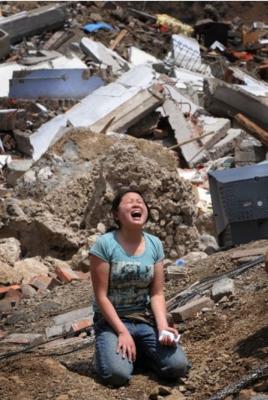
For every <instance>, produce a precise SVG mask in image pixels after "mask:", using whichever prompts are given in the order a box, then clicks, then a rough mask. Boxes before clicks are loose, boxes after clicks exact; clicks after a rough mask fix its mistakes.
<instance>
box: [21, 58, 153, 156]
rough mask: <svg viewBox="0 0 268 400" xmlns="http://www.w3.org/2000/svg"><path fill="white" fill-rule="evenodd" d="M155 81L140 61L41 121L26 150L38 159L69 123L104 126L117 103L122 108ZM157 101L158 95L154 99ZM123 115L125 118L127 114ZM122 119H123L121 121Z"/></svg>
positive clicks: (149, 95)
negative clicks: (48, 118)
mask: <svg viewBox="0 0 268 400" xmlns="http://www.w3.org/2000/svg"><path fill="white" fill-rule="evenodd" d="M155 81H156V79H155V74H154V72H153V70H152V68H151V67H150V66H144V65H140V66H136V67H134V68H132V69H131V70H130V71H128V72H126V73H125V74H124V75H122V76H121V77H120V78H119V79H118V80H117V81H116V82H113V83H111V84H109V85H107V86H103V87H101V88H99V89H97V90H95V91H94V92H93V93H92V94H90V95H89V96H87V97H85V98H84V99H82V100H81V102H80V103H78V104H76V105H75V106H74V107H72V108H71V109H70V110H68V111H67V112H66V113H65V114H61V115H58V116H57V117H55V118H53V119H52V120H50V121H48V122H46V123H45V124H43V125H42V126H41V127H40V128H39V129H38V130H37V131H36V132H35V133H33V134H32V135H31V136H29V138H28V146H27V148H26V145H25V143H24V148H25V149H26V151H27V153H26V154H29V153H30V154H29V155H30V156H32V158H33V159H34V160H38V159H39V158H40V157H41V156H42V154H44V153H45V152H46V150H47V149H48V147H49V146H50V145H52V144H53V143H55V142H56V141H57V140H58V139H60V138H61V137H62V136H63V135H64V134H65V133H66V132H68V131H69V129H71V128H72V127H88V128H90V129H92V127H94V126H95V127H96V126H97V124H99V125H98V126H99V127H100V126H101V127H102V128H103V124H105V121H106V119H105V117H107V116H108V115H110V116H111V115H114V114H113V113H116V110H118V109H119V108H120V107H121V109H120V110H122V108H123V106H124V104H126V103H127V102H128V101H129V102H130V103H131V100H132V99H133V98H135V96H136V95H139V94H140V93H141V92H142V91H143V90H147V89H148V88H150V87H151V86H152V85H153V83H154V82H155ZM148 93H149V92H148ZM148 93H147V95H148V97H149V99H152V98H153V99H154V101H155V96H154V95H153V94H151V93H149V94H148ZM159 101H160V100H159V99H158V100H157V102H159ZM141 104H142V102H141ZM157 104H160V103H157ZM92 105H94V107H92ZM134 106H135V104H134ZM156 106H157V105H156ZM151 107H152V106H151V104H150V102H149V108H148V109H149V110H151ZM139 112H140V114H141V115H142V113H143V112H144V109H141V110H139ZM124 117H126V118H127V114H125V115H124ZM129 118H131V119H133V116H132V115H131V114H130V116H129ZM125 121H126V119H125V120H124V123H125ZM25 140H27V138H25ZM28 152H29V153H28Z"/></svg>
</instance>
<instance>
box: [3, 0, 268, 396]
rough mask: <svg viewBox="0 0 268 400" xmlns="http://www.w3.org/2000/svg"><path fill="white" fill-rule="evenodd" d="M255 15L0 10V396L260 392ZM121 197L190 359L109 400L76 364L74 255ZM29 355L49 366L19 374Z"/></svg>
mask: <svg viewBox="0 0 268 400" xmlns="http://www.w3.org/2000/svg"><path fill="white" fill-rule="evenodd" d="M256 4H257V3H256ZM243 13H244V16H245V18H244V19H242V17H243ZM267 17H268V7H267V4H265V2H264V3H258V5H257V6H255V3H253V2H229V3H228V5H227V4H226V2H218V3H217V6H216V3H215V4H214V3H207V2H174V3H172V2H158V3H157V2H137V3H136V2H120V3H119V2H102V1H97V2H60V3H58V4H57V3H54V2H53V3H52V2H12V3H9V2H3V4H0V59H1V63H0V75H1V85H0V318H1V319H0V362H1V361H4V363H6V364H5V366H4V368H3V369H2V366H1V377H0V383H2V382H3V385H2V384H0V397H1V398H3V399H7V400H9V399H16V398H18V396H19V397H20V398H22V397H23V398H25V399H26V398H27V399H28V398H29V399H30V398H40V399H47V398H48V397H49V398H52V397H53V396H54V397H53V398H55V399H57V400H67V399H71V398H76V397H77V396H78V397H79V398H81V399H87V398H88V393H89V392H90V393H92V388H94V390H95V392H94V393H96V400H98V399H100V398H104V399H110V398H112V399H114V400H115V398H117V399H120V400H121V399H122V400H123V399H125V398H128V399H133V400H136V399H137V400H138V399H140V398H141V397H143V398H144V399H147V398H150V399H156V400H159V399H162V398H163V397H166V399H167V400H168V399H170V400H172V399H174V398H176V399H182V400H183V399H189V400H191V399H194V400H208V399H209V396H212V397H211V400H212V399H213V400H216V399H217V400H218V399H220V398H222V399H223V397H221V396H223V395H222V393H225V394H226V396H227V397H226V396H225V397H226V400H227V399H228V400H242V399H247V400H255V399H256V400H257V399H258V398H266V397H267V394H266V393H267V382H266V381H267V351H266V349H267V339H266V338H267V327H266V326H265V324H266V319H267V318H266V316H267V309H266V308H267V279H266V280H265V279H264V275H265V273H264V272H263V270H262V262H263V255H264V253H265V252H266V248H267V240H266V241H264V243H261V244H259V242H254V240H258V239H268V236H267V232H268V218H267V209H268V205H267V198H268V197H267V187H268V186H267V185H268V164H267V159H268V152H267V148H268V117H267V115H268V112H267V111H268V102H267V99H268V83H267V79H268V78H267V76H268V75H267V65H268V63H267V43H268V25H266V22H265V18H267ZM262 20H264V22H262ZM238 167H244V168H238ZM124 187H130V188H132V189H135V190H139V191H141V192H142V193H143V195H144V197H145V199H146V201H147V203H148V205H149V208H150V219H149V221H148V222H147V227H146V229H147V230H148V231H149V232H151V233H153V234H155V235H157V236H159V237H160V239H161V240H162V242H163V245H164V250H165V255H166V259H165V260H164V268H165V278H166V297H167V300H168V301H167V308H168V311H169V313H170V315H171V316H172V317H173V320H174V323H175V326H177V327H178V328H179V331H180V332H181V333H183V345H185V346H186V347H187V349H188V350H189V359H190V360H192V362H193V368H192V369H191V371H190V373H189V376H188V377H187V378H186V379H185V380H183V381H182V382H181V383H180V384H179V385H178V386H177V387H175V388H173V387H172V388H171V387H155V383H154V381H153V380H151V378H150V377H149V376H146V377H145V376H144V377H142V378H141V377H140V376H139V375H138V376H137V381H136V382H135V379H136V377H134V381H133V383H132V384H131V385H133V386H131V385H130V387H127V388H122V389H120V390H118V391H117V392H116V394H115V393H112V391H111V390H110V389H103V387H102V386H101V385H99V384H98V383H97V382H95V378H94V371H93V370H92V371H91V369H89V368H88V348H89V346H90V344H92V343H93V341H94V336H93V335H92V333H93V331H92V315H93V311H92V307H91V299H92V285H91V282H90V272H89V271H90V265H89V259H88V248H89V246H91V245H92V244H93V243H94V242H95V240H96V239H97V237H98V236H99V235H101V234H103V233H104V232H106V230H107V229H108V228H110V227H111V226H114V225H115V223H114V221H113V218H112V215H111V213H110V208H111V203H112V200H113V198H114V196H115V194H116V193H117V191H118V189H120V188H124ZM214 223H215V224H214ZM251 241H252V243H249V242H251ZM241 243H242V244H243V243H244V247H242V248H240V249H239V250H236V249H231V250H229V251H226V249H227V248H228V247H233V246H235V245H240V244H241ZM219 246H220V247H222V249H221V250H224V251H222V252H221V251H220V247H219ZM10 347H11V349H12V350H13V349H14V353H13V352H12V353H10ZM84 347H86V350H83V348H84ZM18 349H19V350H18ZM32 349H33V351H36V353H37V354H35V357H38V354H39V355H40V356H42V357H43V356H44V355H46V356H48V355H53V356H55V357H56V358H57V360H58V361H59V363H58V361H57V362H56V361H55V363H54V362H53V363H52V362H51V358H47V359H44V360H45V364H44V366H43V365H42V364H43V363H42V362H41V363H39V361H38V360H37V361H36V363H34V362H33V358H31V355H29V356H27V357H29V359H30V363H32V364H33V365H35V366H36V368H37V370H38V372H37V373H36V374H35V372H36V371H34V366H33V368H32V369H31V368H28V366H27V363H28V361H27V360H28V358H26V357H25V361H24V359H23V358H22V356H21V353H20V352H21V351H22V352H24V351H28V350H30V351H32ZM17 350H18V351H19V353H18V354H19V356H18V358H19V361H20V362H15V363H14V362H13V363H12V362H11V363H10V364H9V362H7V360H8V359H9V357H11V359H12V357H13V356H15V355H16V354H17V353H16V351H17ZM59 350H61V351H63V353H59V352H58V351H59ZM55 351H57V352H56V353H55ZM74 351H79V355H78V358H76V357H77V354H74V355H73V354H72V353H73V352H74ZM64 352H66V353H64ZM91 353H92V351H91V350H90V354H91ZM70 354H71V355H70ZM91 355H92V354H91ZM200 355H201V356H200ZM20 357H21V359H20ZM78 360H79V361H78ZM80 361H81V362H80ZM261 361H264V364H263V363H262V365H261V366H260V363H261ZM61 362H62V363H63V364H64V365H65V366H67V367H68V369H65V367H64V369H63V366H62V364H61ZM265 363H266V364H265ZM32 364H31V365H32ZM20 365H22V367H21V366H20ZM23 365H24V366H25V368H23ZM46 369H47V370H48V371H50V369H51V370H52V371H53V373H52V375H53V376H54V371H55V377H53V380H52V383H51V382H48V381H45V383H44V382H43V388H42V389H40V390H39V388H38V393H37V385H36V382H37V381H38V379H39V376H42V373H43V372H42V371H44V370H46ZM57 370H58V372H57ZM14 371H15V372H16V375H15V377H13V375H12V378H10V376H11V374H13V373H14ZM21 371H22V375H20V374H21ZM33 371H34V372H33ZM71 371H72V372H71ZM249 371H251V373H250V374H248V375H247V373H248V372H249ZM256 371H257V372H256ZM39 372H40V373H39ZM77 373H79V374H80V376H79V385H78V384H77ZM23 374H25V375H23ZM57 374H59V376H64V380H65V377H66V382H67V381H68V384H69V382H70V387H69V386H68V388H67V386H66V385H65V382H60V381H59V379H58V376H57ZM81 375H85V376H83V377H82V376H81ZM25 377H26V378H25ZM141 379H144V381H141ZM239 379H240V381H239ZM11 381H12V385H11V384H10V382H11ZM13 381H14V382H15V383H16V385H14V384H13ZM234 381H236V382H237V381H238V383H234V384H233V385H229V383H230V382H234ZM55 382H56V383H57V384H56V385H55ZM241 382H242V383H241ZM25 385H26V386H25ZM50 385H54V386H53V388H52V387H51V386H50ZM55 386H56V388H55ZM78 386H79V387H78ZM141 387H142V390H140V388H141ZM47 388H48V390H47ZM220 389H222V392H219V390H220ZM1 390H2V392H1ZM106 390H107V391H106ZM50 392H51V393H50ZM29 393H30V394H29ZM213 396H214V397H213ZM225 397H224V398H225Z"/></svg>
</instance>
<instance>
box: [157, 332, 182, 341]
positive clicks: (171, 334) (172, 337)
mask: <svg viewBox="0 0 268 400" xmlns="http://www.w3.org/2000/svg"><path fill="white" fill-rule="evenodd" d="M167 336H168V337H169V338H170V339H171V340H172V341H173V342H175V343H178V342H179V340H180V337H181V335H178V336H175V335H174V333H172V332H169V331H166V330H165V329H164V330H162V331H161V332H160V334H159V340H162V339H163V338H164V337H167Z"/></svg>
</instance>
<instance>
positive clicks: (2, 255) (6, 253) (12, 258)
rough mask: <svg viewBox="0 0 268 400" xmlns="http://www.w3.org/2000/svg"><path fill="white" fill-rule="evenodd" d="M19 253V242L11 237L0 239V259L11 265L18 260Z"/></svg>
mask: <svg viewBox="0 0 268 400" xmlns="http://www.w3.org/2000/svg"><path fill="white" fill-rule="evenodd" d="M20 253H21V248H20V242H19V241H18V240H17V239H15V238H13V237H10V238H5V239H0V260H1V261H3V262H5V263H8V264H11V265H13V264H14V263H15V262H16V261H18V260H19V258H20Z"/></svg>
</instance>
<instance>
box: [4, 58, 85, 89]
mask: <svg viewBox="0 0 268 400" xmlns="http://www.w3.org/2000/svg"><path fill="white" fill-rule="evenodd" d="M40 68H42V69H51V68H66V69H67V68H87V66H86V64H85V63H83V61H81V60H80V58H78V57H76V56H74V55H73V56H72V57H71V58H67V57H65V56H62V57H59V58H56V59H54V60H51V61H49V62H41V63H39V64H37V65H32V66H28V67H26V66H24V65H20V64H18V63H4V64H2V65H0V76H1V85H0V97H8V93H9V80H10V79H12V76H13V72H14V71H20V70H35V69H40Z"/></svg>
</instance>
